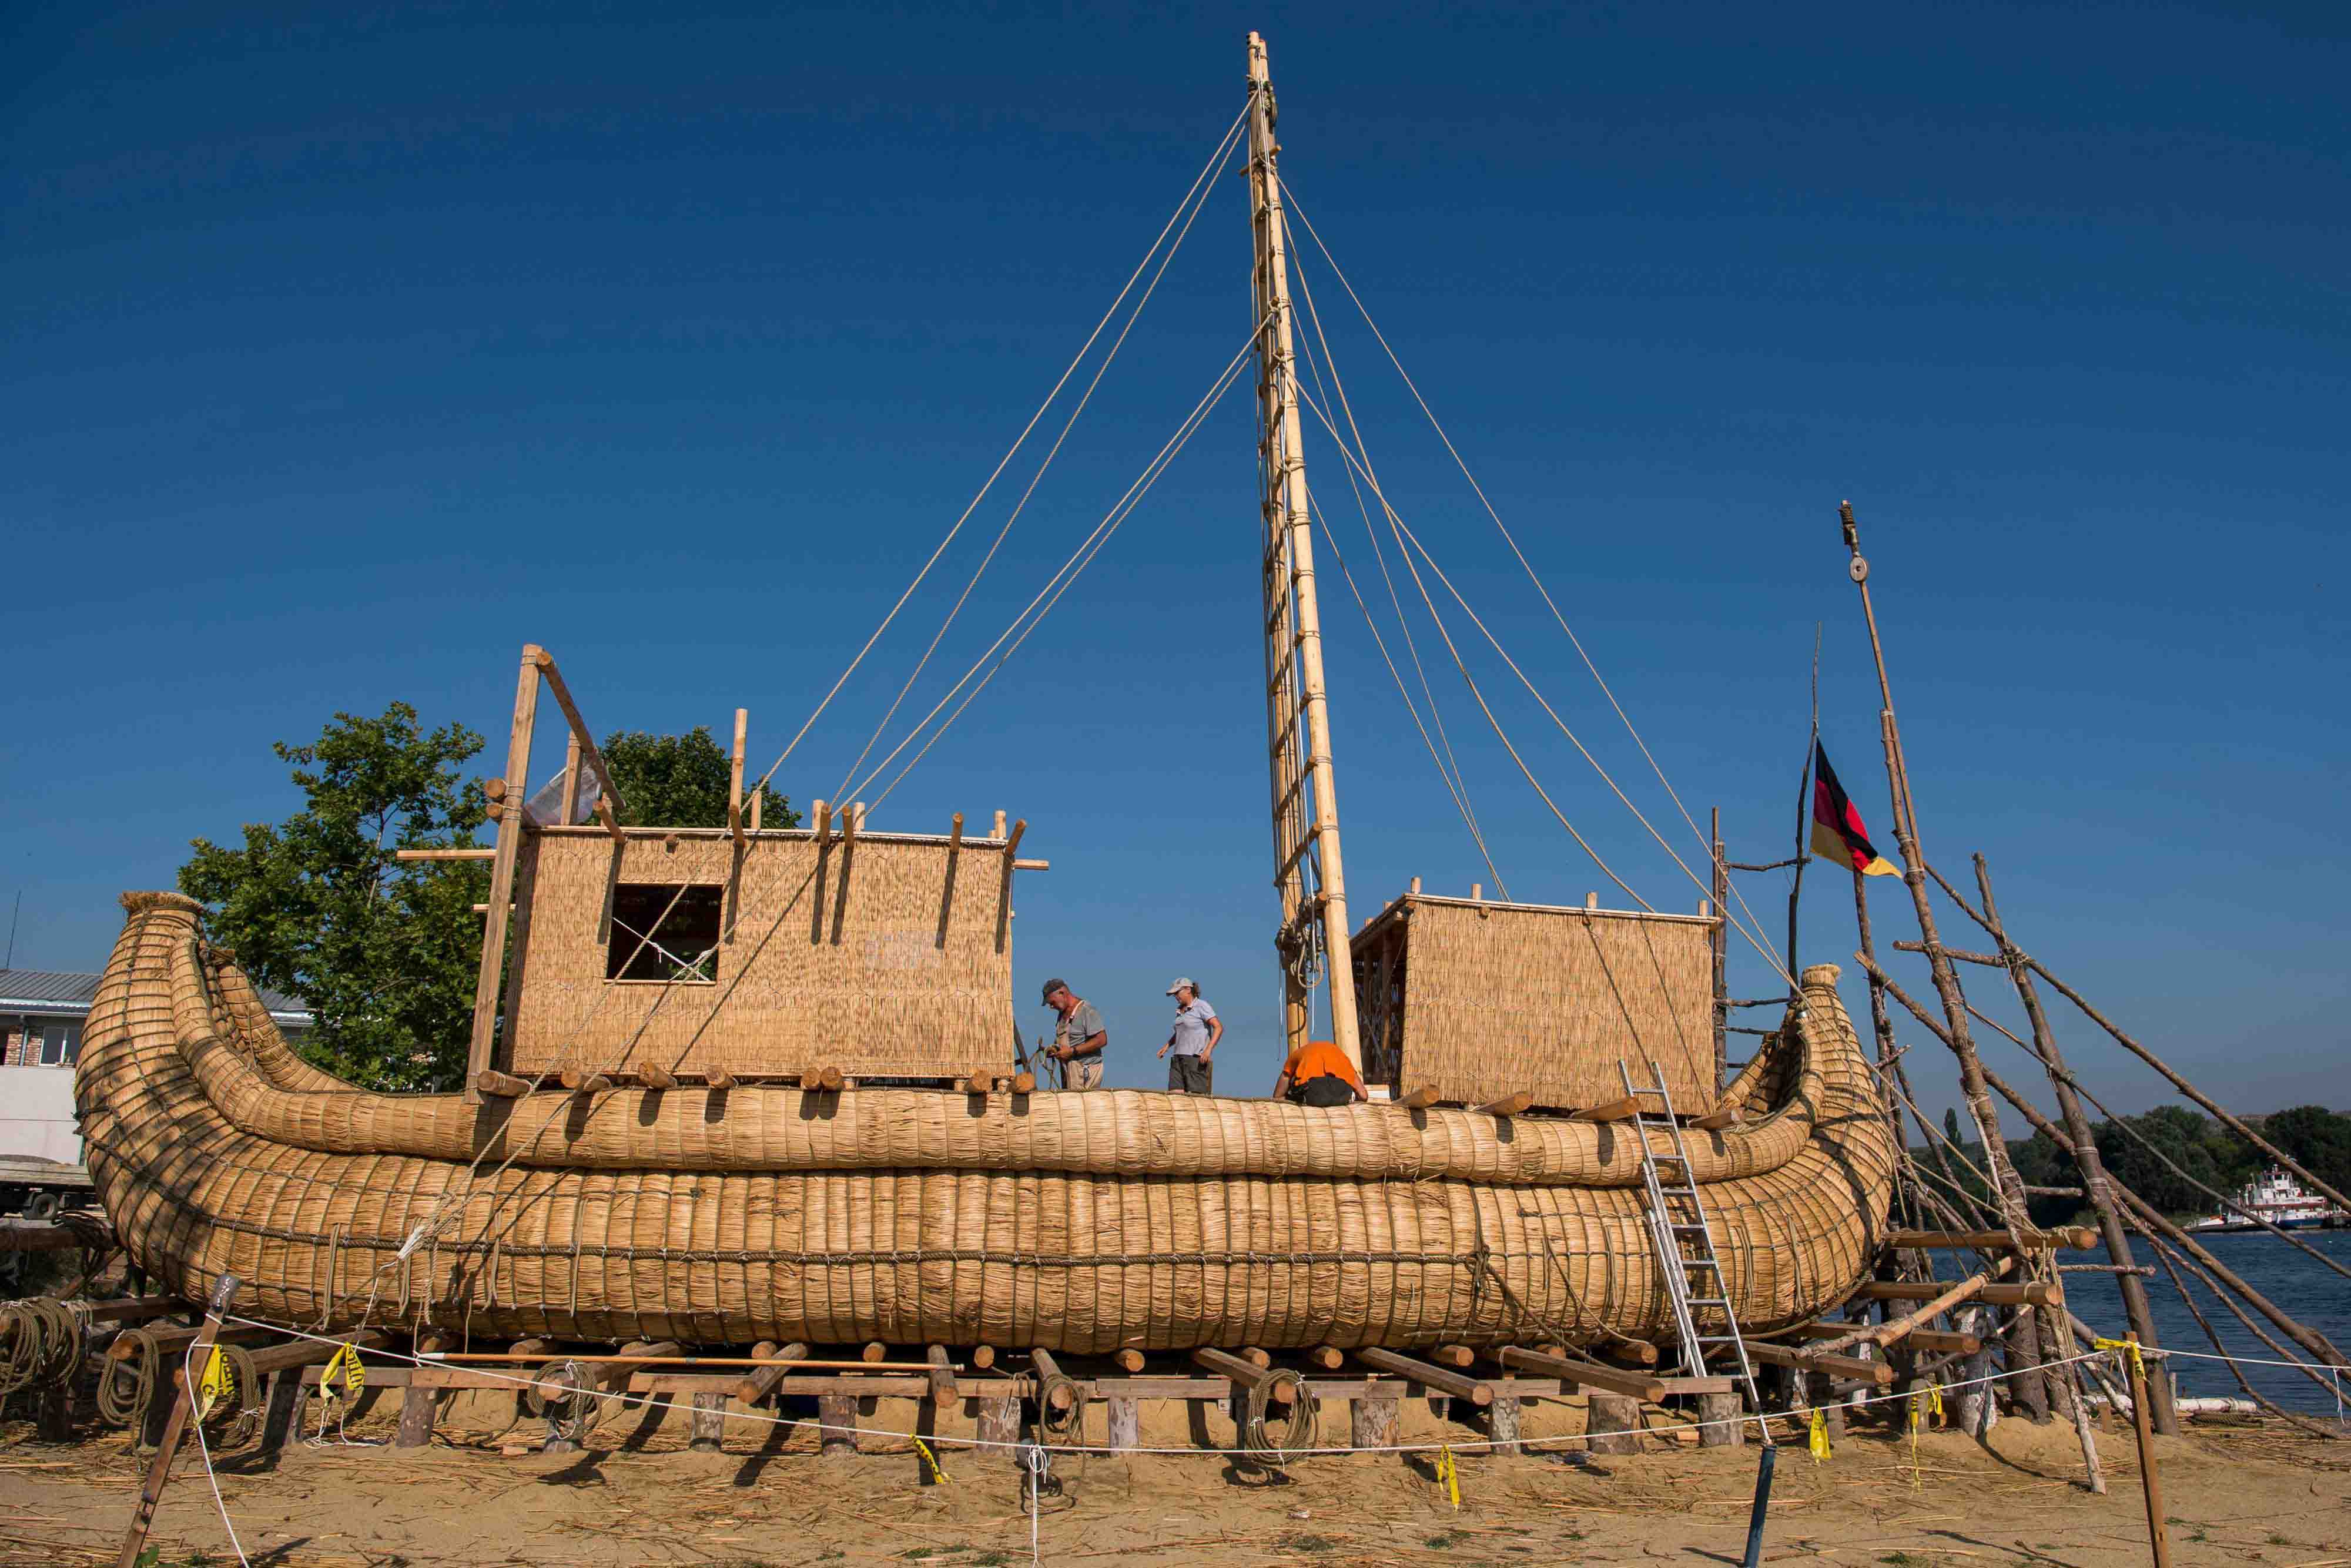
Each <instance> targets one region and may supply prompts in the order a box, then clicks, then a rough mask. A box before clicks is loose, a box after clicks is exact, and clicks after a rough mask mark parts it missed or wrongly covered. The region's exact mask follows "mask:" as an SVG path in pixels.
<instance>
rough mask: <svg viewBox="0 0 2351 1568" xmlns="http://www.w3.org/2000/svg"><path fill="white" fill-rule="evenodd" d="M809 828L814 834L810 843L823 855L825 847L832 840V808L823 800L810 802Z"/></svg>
mask: <svg viewBox="0 0 2351 1568" xmlns="http://www.w3.org/2000/svg"><path fill="white" fill-rule="evenodd" d="M809 826H810V831H811V832H812V834H813V837H812V838H811V839H810V842H812V843H814V844H815V845H816V847H817V852H818V853H820V854H821V853H822V852H824V847H825V845H826V844H827V843H829V842H831V839H832V807H831V805H830V804H829V803H828V802H826V801H823V800H813V801H810V803H809Z"/></svg>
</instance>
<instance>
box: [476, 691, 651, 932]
mask: <svg viewBox="0 0 2351 1568" xmlns="http://www.w3.org/2000/svg"><path fill="white" fill-rule="evenodd" d="M525 652H526V653H527V654H528V655H533V656H535V662H536V663H537V664H538V673H539V674H540V675H541V676H542V677H543V678H544V679H545V680H546V682H547V689H548V690H549V692H551V693H553V694H554V695H555V706H558V707H559V708H561V709H562V710H563V722H564V723H566V724H568V725H569V726H570V727H571V733H572V734H573V735H574V736H575V737H578V739H579V741H580V760H581V761H583V762H585V763H587V764H588V770H589V771H590V772H591V773H593V774H595V775H596V787H597V788H598V789H601V790H603V791H604V800H603V803H602V804H601V806H600V807H599V808H598V810H597V815H599V816H601V817H602V818H603V819H604V827H605V829H606V831H609V832H611V835H612V838H613V840H614V841H615V842H617V841H620V840H621V839H622V837H623V836H624V835H623V834H622V831H621V823H620V815H621V812H622V811H623V810H626V807H624V806H623V805H622V801H621V790H620V787H619V786H618V785H616V784H614V783H613V782H612V770H611V768H607V767H605V766H604V754H603V753H602V752H601V751H599V750H597V749H596V737H594V736H592V735H590V734H589V733H588V721H587V720H586V719H583V718H581V717H580V708H579V706H578V705H577V704H575V703H574V702H572V700H571V688H570V687H569V686H567V685H564V684H563V673H562V672H561V671H560V670H558V669H557V668H556V667H555V655H554V654H552V653H549V652H548V651H547V650H546V649H544V648H538V647H533V648H529V649H527V650H525ZM521 778H522V775H521V772H520V770H519V769H517V768H507V779H509V780H510V781H512V782H514V784H515V785H516V787H517V789H519V788H520V787H521ZM490 902H491V903H493V904H496V902H497V900H496V899H495V898H493V899H491V900H490Z"/></svg>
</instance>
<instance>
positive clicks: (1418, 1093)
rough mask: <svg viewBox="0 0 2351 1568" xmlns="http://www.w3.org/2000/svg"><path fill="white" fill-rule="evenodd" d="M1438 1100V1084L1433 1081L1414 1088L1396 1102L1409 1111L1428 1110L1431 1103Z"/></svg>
mask: <svg viewBox="0 0 2351 1568" xmlns="http://www.w3.org/2000/svg"><path fill="white" fill-rule="evenodd" d="M1396 1103H1397V1104H1399V1105H1401V1106H1403V1107H1404V1108H1405V1110H1407V1111H1426V1110H1427V1109H1428V1108H1429V1107H1430V1106H1431V1105H1434V1104H1436V1103H1437V1086H1436V1085H1435V1084H1433V1083H1424V1084H1422V1085H1421V1086H1420V1087H1419V1088H1417V1089H1416V1090H1414V1091H1413V1092H1411V1093H1409V1094H1407V1095H1405V1097H1404V1098H1403V1099H1401V1100H1398V1101H1397V1102H1396Z"/></svg>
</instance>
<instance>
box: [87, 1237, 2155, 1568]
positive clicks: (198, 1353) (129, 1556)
mask: <svg viewBox="0 0 2351 1568" xmlns="http://www.w3.org/2000/svg"><path fill="white" fill-rule="evenodd" d="M237 1283H238V1281H237V1278H236V1276H235V1275H234V1274H223V1275H222V1276H221V1277H220V1278H219V1279H218V1280H216V1281H214V1282H213V1293H212V1298H211V1300H209V1301H206V1302H205V1303H204V1327H203V1328H202V1329H201V1330H199V1331H197V1333H196V1337H195V1340H194V1342H193V1343H191V1344H190V1345H189V1346H188V1354H187V1364H189V1365H192V1366H202V1365H203V1364H204V1358H205V1357H206V1356H208V1355H210V1354H212V1349H213V1341H214V1340H215V1339H217V1338H218V1337H219V1336H220V1326H221V1319H222V1318H224V1317H225V1316H227V1315H228V1309H229V1305H230V1303H231V1302H233V1301H235V1300H236V1291H237ZM195 1396H196V1391H195V1390H194V1389H193V1388H191V1387H189V1386H188V1384H187V1381H186V1380H185V1379H184V1378H183V1379H181V1380H180V1385H179V1392H178V1393H177V1394H175V1395H174V1396H172V1419H171V1421H170V1422H169V1423H168V1424H167V1425H166V1426H165V1427H164V1428H163V1440H162V1442H161V1443H159V1444H157V1445H156V1447H155V1458H154V1459H153V1461H152V1463H150V1464H149V1465H148V1467H147V1479H146V1482H145V1484H144V1485H142V1486H141V1487H140V1489H139V1507H138V1509H137V1510H136V1511H134V1512H133V1513H132V1514H131V1533H130V1534H128V1535H126V1536H124V1537H123V1538H122V1554H121V1555H120V1556H119V1557H117V1558H116V1559H115V1568H136V1565H137V1563H138V1562H139V1553H140V1552H141V1549H143V1548H144V1547H145V1546H146V1544H147V1530H148V1527H149V1526H151V1525H152V1524H153V1523H154V1522H155V1507H156V1505H157V1504H158V1503H160V1502H162V1500H163V1483H164V1482H165V1481H168V1480H170V1479H172V1458H173V1457H174V1456H176V1455H177V1454H178V1453H179V1451H180V1444H181V1442H182V1441H183V1439H184V1438H185V1437H187V1435H188V1413H189V1406H190V1404H191V1403H192V1402H193V1400H194V1398H195ZM2142 1403H2144V1402H2143V1401H2142Z"/></svg>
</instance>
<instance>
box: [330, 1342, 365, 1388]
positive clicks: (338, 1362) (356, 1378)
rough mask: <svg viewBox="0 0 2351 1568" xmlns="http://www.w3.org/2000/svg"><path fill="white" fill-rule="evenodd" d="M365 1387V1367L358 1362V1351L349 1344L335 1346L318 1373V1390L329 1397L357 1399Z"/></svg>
mask: <svg viewBox="0 0 2351 1568" xmlns="http://www.w3.org/2000/svg"><path fill="white" fill-rule="evenodd" d="M366 1389H367V1368H365V1367H363V1366H361V1365H360V1353H359V1351H358V1350H357V1349H356V1348H354V1347H353V1346H350V1345H348V1344H346V1345H341V1346H339V1347H337V1349H336V1351H335V1354H333V1355H331V1356H329V1358H328V1360H327V1369H326V1370H325V1371H324V1372H321V1373H320V1374H319V1393H321V1394H323V1395H325V1396H327V1397H328V1398H329V1399H357V1398H358V1397H359V1396H360V1395H361V1394H362V1393H364V1392H365V1391H366Z"/></svg>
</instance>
